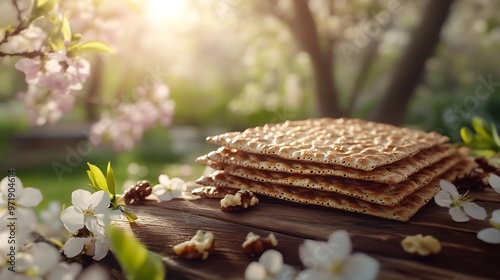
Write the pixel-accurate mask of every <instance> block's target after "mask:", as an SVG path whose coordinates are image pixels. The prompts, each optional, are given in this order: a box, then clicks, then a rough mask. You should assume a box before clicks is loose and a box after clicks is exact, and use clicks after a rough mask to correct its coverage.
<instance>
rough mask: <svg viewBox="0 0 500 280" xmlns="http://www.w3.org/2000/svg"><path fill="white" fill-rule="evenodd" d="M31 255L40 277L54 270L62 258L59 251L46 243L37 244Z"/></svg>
mask: <svg viewBox="0 0 500 280" xmlns="http://www.w3.org/2000/svg"><path fill="white" fill-rule="evenodd" d="M31 255H32V256H33V260H34V266H36V267H37V269H38V271H37V273H38V275H39V276H43V275H45V274H47V273H48V272H49V271H50V270H52V269H54V266H55V265H57V263H58V262H59V260H60V258H61V255H59V251H58V250H57V249H56V248H55V247H53V246H52V245H49V244H47V243H44V242H38V243H35V244H34V246H33V247H32V250H31Z"/></svg>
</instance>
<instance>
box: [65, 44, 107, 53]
mask: <svg viewBox="0 0 500 280" xmlns="http://www.w3.org/2000/svg"><path fill="white" fill-rule="evenodd" d="M69 50H70V51H71V52H74V53H81V52H102V53H113V52H115V50H113V49H112V48H110V47H109V46H108V45H106V44H104V43H103V42H99V41H88V42H85V43H78V44H75V45H72V46H71V47H70V48H69Z"/></svg>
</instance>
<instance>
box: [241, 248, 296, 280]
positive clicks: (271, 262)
mask: <svg viewBox="0 0 500 280" xmlns="http://www.w3.org/2000/svg"><path fill="white" fill-rule="evenodd" d="M294 275H295V270H294V269H293V267H291V266H290V265H287V264H284V263H283V255H282V254H281V253H280V252H278V251H276V250H274V249H269V250H267V251H265V252H264V253H263V254H262V255H261V256H260V258H259V261H258V262H251V263H250V264H249V265H248V266H247V268H246V270H245V280H271V279H276V280H288V279H293V276H294Z"/></svg>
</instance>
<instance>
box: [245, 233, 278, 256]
mask: <svg viewBox="0 0 500 280" xmlns="http://www.w3.org/2000/svg"><path fill="white" fill-rule="evenodd" d="M277 245H278V239H276V237H275V236H274V234H272V233H271V234H269V236H267V237H260V236H259V235H257V234H255V233H253V232H249V233H248V234H247V237H246V240H245V242H243V244H242V245H241V247H242V249H243V252H245V254H247V255H248V256H250V257H256V256H260V255H262V253H264V252H265V251H266V250H268V249H271V248H274V247H276V246H277Z"/></svg>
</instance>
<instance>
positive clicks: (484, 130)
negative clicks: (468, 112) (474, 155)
mask: <svg viewBox="0 0 500 280" xmlns="http://www.w3.org/2000/svg"><path fill="white" fill-rule="evenodd" d="M472 127H473V128H474V130H475V131H476V133H477V134H479V135H481V136H483V137H484V138H487V139H490V138H491V135H490V133H489V132H488V130H489V129H488V124H487V123H486V122H485V121H484V120H483V119H482V118H480V117H473V118H472Z"/></svg>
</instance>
